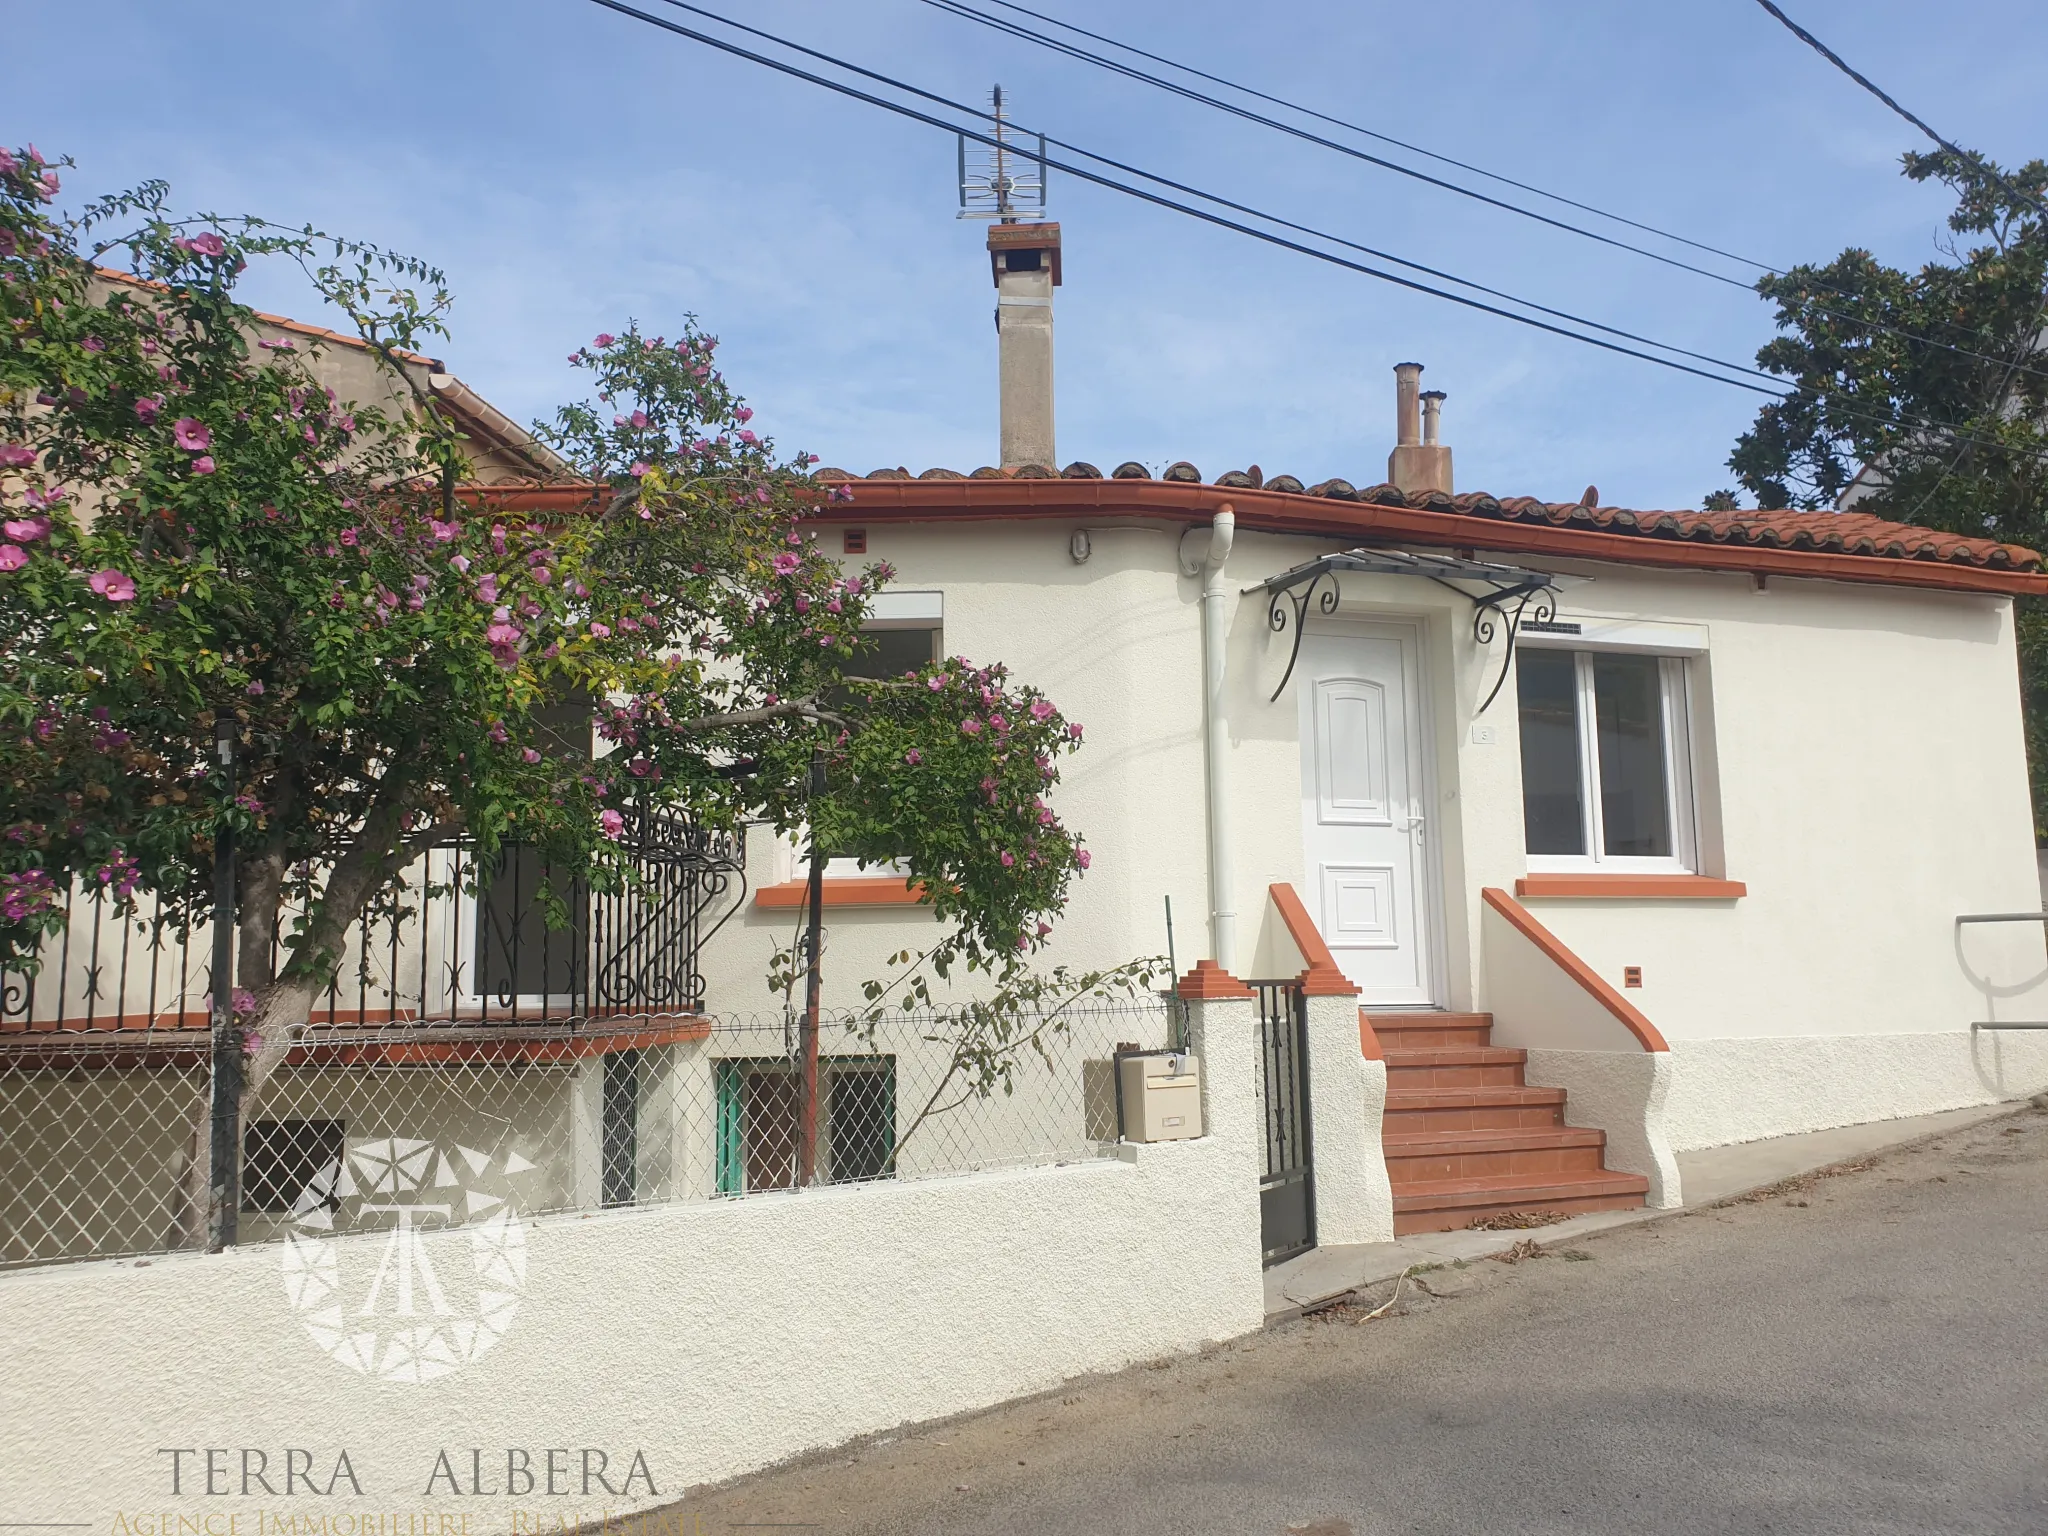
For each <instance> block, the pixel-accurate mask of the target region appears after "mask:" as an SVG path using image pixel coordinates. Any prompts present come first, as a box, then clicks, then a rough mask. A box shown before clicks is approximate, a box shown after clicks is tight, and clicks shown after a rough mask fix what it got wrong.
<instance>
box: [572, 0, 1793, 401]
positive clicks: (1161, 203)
mask: <svg viewBox="0 0 2048 1536" xmlns="http://www.w3.org/2000/svg"><path fill="white" fill-rule="evenodd" d="M591 3H592V4H594V5H599V6H602V7H604V9H606V10H609V11H617V12H619V13H620V14H621V15H626V16H632V17H634V18H636V19H638V20H640V21H644V22H647V23H648V24H650V25H652V26H657V27H660V28H662V29H663V30H664V31H668V32H673V33H675V34H677V35H678V36H681V37H686V38H689V39H691V40H692V41H694V42H700V43H704V44H706V45H707V46H709V47H712V48H717V49H719V50H720V51H722V52H725V53H729V54H732V55H734V56H735V57H738V58H743V59H746V60H748V61H750V62H752V63H756V64H760V65H763V66H765V67H767V68H769V69H773V70H776V71H777V72H779V73H782V74H786V75H790V76H792V77H794V78H796V79H800V80H803V81H806V82H808V83H809V84H812V85H819V86H823V87H824V88H825V89H827V90H829V91H835V92H837V93H838V94H840V95H842V96H849V97H852V98H853V99H855V100H857V101H862V102H865V103H867V104H868V105H870V106H876V107H880V108H882V109H883V110H884V111H887V112H893V113H895V114H897V115H898V116H900V117H907V118H910V119H912V120H913V121H916V122H921V123H926V124H929V125H930V126H932V127H935V128H943V129H944V130H946V131H947V132H949V133H957V134H964V135H965V136H966V137H967V138H969V139H972V140H974V141H975V142H977V143H980V144H985V145H989V146H991V147H993V146H994V145H995V142H996V141H995V139H994V138H993V137H992V136H990V135H988V134H984V133H981V132H979V131H977V130H974V129H970V128H963V127H962V126H961V125H960V124H958V123H955V122H949V121H946V120H945V119H942V118H938V117H934V116H932V115H931V114H930V113H927V112H920V111H918V110H917V109H916V108H914V107H908V106H905V105H904V104H903V103H901V102H896V101H890V100H889V99H887V98H886V97H882V96H876V95H874V94H872V93H871V92H868V91H863V90H860V89H858V88H856V87H854V86H850V85H847V84H845V83H844V82H842V81H838V80H833V79H829V78H827V77H826V76H823V75H817V74H813V73H811V72H810V71H809V70H805V69H800V68H798V67H797V66H795V65H793V64H789V63H786V62H784V61H783V60H780V59H775V58H771V57H769V56H768V55H766V54H761V53H756V52H754V51H753V50H752V49H749V48H743V47H741V46H740V45H738V44H737V43H731V42H727V41H725V40H724V39H722V38H717V37H713V36H711V35H710V34H708V33H704V32H699V31H697V30H696V29H695V28H692V27H686V26H683V25H682V24H681V23H678V22H673V21H669V20H667V19H665V18H663V17H660V16H656V15H653V14H651V13H649V12H647V11H643V10H641V9H639V8H638V7H636V6H632V5H628V4H625V3H624V0H591ZM662 3H663V4H666V5H668V6H670V7H672V8H674V9H676V10H680V11H687V12H689V13H690V14H692V15H695V16H701V17H704V18H705V19H706V20H709V21H714V22H717V23H718V24H719V25H721V26H725V27H730V28H731V29H732V30H734V31H736V32H743V33H746V34H747V35H749V36H751V37H757V38H761V39H763V40H764V41H767V42H771V43H774V44H776V45H777V46H778V47H782V48H787V49H789V50H790V51H792V52H794V53H798V54H802V55H803V56H805V57H806V58H811V59H816V60H818V61H819V62H821V63H824V64H829V65H830V66H832V67H833V68H835V69H840V70H844V71H846V72H848V73H850V74H854V75H858V76H860V77H861V78H863V79H867V80H872V81H874V82H875V83H876V84H878V85H886V86H888V87H889V88H890V89H892V90H898V91H902V92H904V93H906V94H908V95H911V96H915V97H918V98H920V99H921V100H924V101H929V102H931V103H933V104H934V105H936V106H942V107H945V108H947V109H948V110H950V111H954V112H959V113H964V114H966V115H968V116H971V117H975V118H979V119H983V120H986V119H987V118H988V115H989V114H988V112H987V111H986V110H985V109H984V108H982V107H979V106H971V105H969V104H968V103H966V102H961V101H955V100H953V99H952V98H950V97H946V96H941V95H938V94H936V93H935V92H932V91H928V90H925V89H923V88H922V87H920V86H916V85H912V84H911V83H909V82H908V81H905V80H899V79H897V78H896V77H895V76H893V75H886V74H882V73H880V72H878V71H876V70H872V69H866V68H863V67H862V66H861V65H858V64H854V63H852V62H850V61H849V60H846V59H841V58H838V57H837V56H835V55H833V54H828V53H824V52H822V51H820V50H819V49H816V48H810V47H806V46H805V45H804V44H802V43H798V42H795V41H793V40H792V39H789V38H786V37H782V36H779V35H778V34H776V33H773V32H768V31H764V30H763V29H762V28H759V27H755V26H750V25H748V24H747V23H745V22H740V21H734V20H732V19H731V18H730V17H727V16H723V15H720V14H719V13H718V12H715V11H711V10H707V9H706V8H704V7H702V6H698V5H692V4H690V3H689V0H662ZM1046 143H1047V144H1048V145H1055V146H1057V147H1059V148H1061V149H1064V150H1067V151H1069V152H1070V153H1073V154H1076V155H1079V156H1081V157H1082V158H1083V159H1087V160H1092V161H1094V162H1096V163H1097V164H1099V165H1105V166H1108V167H1110V168H1111V169H1112V170H1116V171H1120V172H1122V173H1124V174H1126V175H1131V176H1136V177H1138V178H1140V179H1141V180H1145V181H1149V182H1152V183H1153V184H1155V185H1157V186H1162V187H1165V188H1167V189H1168V190H1170V191H1174V192H1179V193H1182V194H1184V195H1186V196H1189V197H1194V198H1198V199H1200V200H1201V201H1203V202H1206V203H1213V204H1215V205H1216V206H1217V207H1220V208H1227V209H1229V210H1230V211H1231V212H1233V213H1241V214H1243V215H1245V216H1246V217H1248V218H1254V219H1258V220H1260V221H1261V222H1263V223H1267V224H1272V225H1275V226H1277V227H1279V228H1282V229H1288V230H1292V231H1294V232H1295V233H1297V234H1301V235H1305V236H1307V237H1309V238H1311V239H1315V240H1322V241H1327V242H1328V243H1330V244H1333V245H1339V246H1344V247H1347V248H1349V249H1352V250H1356V251H1359V252H1361V253H1363V254H1366V255H1370V256H1373V257H1375V258H1376V259H1378V260H1382V261H1391V262H1393V263H1395V264H1396V265H1399V266H1405V267H1408V268H1409V269H1410V270H1413V271H1420V272H1422V273H1424V274H1425V275H1428V276H1432V277H1436V278H1438V279H1440V280H1442V281H1445V282H1451V283H1456V284H1457V285H1458V286H1459V287H1461V288H1469V289H1471V290H1473V291H1474V292H1477V293H1484V294H1486V295H1488V296H1489V297H1492V298H1497V299H1501V300H1502V301H1504V302H1506V303H1510V304H1516V305H1520V306H1521V307H1522V308H1524V309H1528V310H1533V311H1536V312H1537V313H1538V314H1546V315H1549V316H1551V317H1552V318H1553V319H1557V320H1561V321H1564V322H1566V324H1565V325H1552V324H1549V323H1548V322H1546V321H1543V320H1539V319H1536V318H1535V317H1534V315H1527V314H1519V313H1516V312H1515V311H1513V310H1508V309H1502V308H1500V307H1498V306H1497V305H1493V304H1488V303H1485V302H1483V301H1481V300H1479V299H1474V298H1470V297H1468V296H1467V295H1465V294H1459V293H1451V292H1448V291H1446V290H1444V289H1441V288H1437V287H1433V286H1432V285H1430V284H1428V283H1422V282H1417V281H1415V280H1414V279H1412V278H1407V277H1403V276H1401V275H1400V274H1399V273H1395V272H1387V271H1384V270H1382V269H1380V268H1378V267H1371V266H1367V265H1365V264H1364V263H1362V262H1355V261H1351V260H1349V259H1347V258H1345V257H1342V256H1339V255H1336V254H1335V253H1333V252H1331V251H1326V250H1322V249H1319V248H1317V247H1315V246H1311V245H1304V244H1302V243H1300V242H1299V241H1296V240H1290V239H1288V238H1286V237H1285V236H1282V235H1277V234H1274V233H1273V232H1272V231H1271V230H1265V229H1259V228H1256V227H1254V226H1252V225H1249V224H1244V223H1240V222H1239V221H1237V220H1236V219H1231V218H1226V217H1224V216H1223V215H1221V214H1218V213H1214V212H1211V211H1209V210H1208V209H1204V208H1197V207H1193V206H1191V205H1189V204H1187V203H1184V202H1181V201H1179V200H1178V199H1176V198H1171V197H1164V196H1162V195H1160V194H1158V193H1156V192H1149V191H1147V190H1145V189H1144V188H1143V187H1136V186H1132V185H1131V184H1130V183H1128V182H1124V181H1119V180H1117V179H1116V178H1115V177H1113V176H1105V175H1102V174H1101V173H1100V172H1097V171H1092V170H1089V169H1087V168H1086V167H1084V166H1079V165H1075V164H1073V163H1071V162H1069V161H1063V160H1056V159H1052V158H1050V157H1048V158H1047V160H1046V161H1045V163H1046V164H1047V165H1048V166H1050V167H1051V168H1052V169H1054V170H1057V171H1061V172H1064V173H1065V174H1067V175H1069V176H1073V177H1076V178H1077V179H1079V180H1082V181H1086V182H1090V183H1092V184H1094V185H1096V186H1100V187H1103V188H1106V189H1108V190H1110V191H1113V192H1121V193H1123V194H1124V195H1125V196H1127V197H1135V198H1138V199H1140V200H1141V201H1143V202H1148V203H1152V204H1154V205H1156V206H1158V207H1161V208H1166V209H1169V210H1171V211H1173V212H1176V213H1182V214H1186V215H1187V216H1189V217H1190V218H1196V219H1200V220H1202V221H1203V222H1205V223H1209V224H1214V225H1216V226H1218V227H1219V228H1223V229H1228V230H1232V231H1234V232H1236V233H1238V234H1243V235H1249V236H1251V237H1252V238H1253V239H1255V240H1262V241H1265V242H1266V243H1267V244H1269V245H1276V246H1279V247H1281V248H1282V249H1284V250H1291V251H1294V252H1296V253H1297V254H1299V255H1303V256H1309V257H1313V258H1314V259H1316V260H1318V261H1322V262H1327V263H1329V264H1330V265H1332V266H1337V267H1343V268H1346V269H1347V270H1350V271H1354V272H1358V273H1361V274H1363V275H1365V276H1367V277H1374V278H1378V279H1379V280H1380V281H1382V282H1388V283H1393V284H1396V285H1397V286H1399V287H1403V288H1408V289H1412V290H1414V291H1416V292H1418V293H1426V294H1429V295H1430V296H1431V297H1434V298H1440V299H1447V300H1449V301H1450V302H1451V303H1453V304H1460V305H1463V306H1465V307H1466V308H1468V309H1476V310H1480V311H1481V312H1483V313H1486V314H1491V315H1498V316H1499V317H1501V318H1502V319H1505V320H1512V321H1515V322H1516V323H1517V324H1520V325H1526V326H1531V327H1533V328H1535V329H1537V330H1541V331H1548V332H1550V333H1551V334H1553V335H1557V336H1563V337H1565V338H1567V339H1569V340H1572V341H1578V342H1582V343H1584V344H1585V345H1587V346H1593V347H1601V348H1604V349H1605V350H1607V351H1610V352H1618V353H1620V354H1622V355H1623V356H1626V357H1634V358H1639V359H1641V360H1642V361H1644V362H1650V363H1656V364H1658V365H1660V366H1662V367H1665V368H1672V369H1676V370H1677V371H1679V372H1681V373H1690V374H1693V375H1695V376H1697V377H1699V378H1703V379H1712V380H1713V381H1715V382H1716V383H1721V384H1731V385H1734V386H1735V387H1736V388H1738V389H1746V390H1750V391H1752V392H1753V393H1756V394H1762V395H1769V396H1772V397H1774V398H1777V397H1780V396H1781V395H1782V393H1783V391H1782V390H1781V389H1779V388H1776V387H1773V386H1769V385H1764V384H1752V383H1750V382H1748V381H1747V380H1746V379H1741V378H1729V377H1728V376H1727V373H1710V372H1708V371H1707V370H1706V369H1704V368H1695V367H1693V366H1691V365H1690V364H1687V363H1681V362H1678V361H1677V360H1676V359H1675V358H1674V357H1660V356H1657V355H1656V354H1655V353H1651V352H1641V351H1638V350H1636V348H1635V347H1630V346H1624V345H1621V344H1620V342H1619V341H1606V340H1603V339H1602V338H1601V337H1598V336H1588V335H1586V334H1585V333H1584V332H1582V331H1575V330H1570V329H1567V326H1568V325H1577V326H1586V327H1589V328H1590V329H1593V330H1596V331H1604V332H1606V333H1607V334H1608V335H1612V336H1616V337H1619V338H1620V339H1621V340H1622V341H1634V342H1636V343H1638V344H1639V345H1641V346H1647V347H1655V348H1658V349H1659V350H1660V351H1664V352H1670V353H1674V354H1677V356H1680V357H1690V358H1693V359H1695V360H1696V361H1699V362H1704V363H1707V364H1709V365H1710V366H1712V367H1714V368H1719V369H1724V370H1727V372H1729V373H1738V374H1748V375H1751V376H1752V377H1755V378H1758V379H1769V378H1771V375H1768V374H1765V373H1763V372H1762V371H1760V370H1758V369H1756V368H1752V367H1750V366H1748V365H1747V364H1744V363H1737V362H1731V361H1729V360H1728V359H1726V358H1719V357H1714V356H1712V355H1711V354H1707V353H1701V352H1692V351H1689V350H1688V349H1686V348H1683V347H1679V346H1676V345H1674V344H1672V343H1669V342H1661V341H1657V340H1654V339H1652V338H1650V337H1645V336H1638V335H1636V334H1635V333H1633V332H1629V331H1622V330H1619V329H1617V328H1616V327H1614V326H1610V325H1605V324H1603V323H1602V322H1600V321H1598V320H1593V319H1589V318H1587V317H1586V316H1583V315H1578V314H1574V313H1572V312H1571V311H1569V310H1560V309H1553V308H1551V307H1549V306H1547V305H1543V304H1538V303H1536V302H1535V301H1534V300H1530V299H1524V298H1521V297H1519V296H1517V295H1515V294H1511V293H1506V292H1504V291H1502V290H1500V289H1496V288H1489V287H1487V286H1486V285H1485V284H1483V283H1478V282H1474V281H1472V280H1471V279H1469V278H1462V277H1459V276H1457V275H1456V274H1455V273H1451V272H1446V271H1443V270H1441V269H1440V268H1435V267H1426V266H1423V265H1422V264H1420V263H1418V262H1412V261H1409V260H1408V259H1407V258H1405V257H1401V256H1395V255H1392V254H1391V253H1389V252H1385V251H1380V250H1378V249H1376V248H1374V247H1371V246H1364V245H1360V244H1358V243H1357V242H1355V241H1350V240H1346V239H1344V238H1343V237H1342V236H1338V235H1332V234H1329V233H1328V232H1326V231H1323V230H1319V229H1315V228H1313V227H1312V226H1309V225H1305V224H1298V223H1295V222H1293V221H1292V220H1289V219H1284V218H1281V217H1280V216H1278V215H1277V214H1269V213H1266V212H1264V211H1262V210H1260V209H1257V208H1253V207H1250V206H1249V205H1247V204H1244V203H1238V202H1234V201H1232V200H1231V199H1229V198H1225V197H1221V196H1218V195H1217V194H1215V193H1211V192H1204V191H1202V190H1201V189H1199V188H1197V187H1192V186H1189V185H1187V184H1186V183H1183V182H1178V181H1174V180H1171V179H1170V178H1167V177H1163V176H1158V175H1155V174H1154V173H1152V172H1150V171H1145V170H1141V169H1139V168H1138V167H1136V166H1133V165H1128V164H1126V163H1125V162H1123V161H1120V160H1114V159H1111V158H1109V157H1108V156H1105V155H1100V154H1097V153H1095V152H1094V151H1092V150H1088V149H1084V148H1082V147H1081V146H1079V145H1077V144H1072V143H1069V142H1068V141H1066V140H1063V139H1055V138H1052V137H1051V136H1049V135H1048V136H1047V138H1046Z"/></svg>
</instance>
